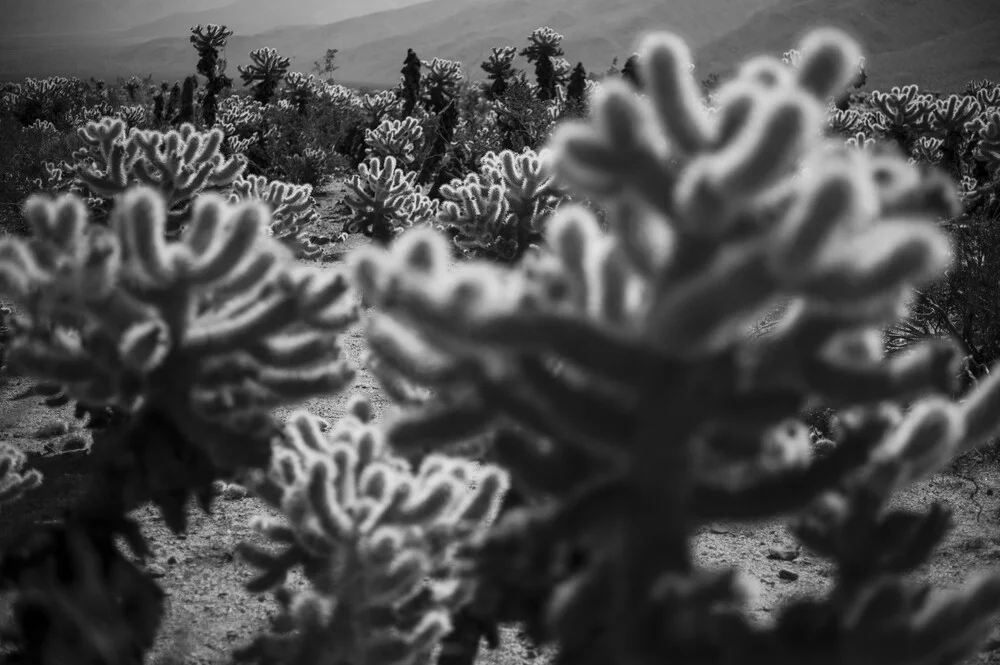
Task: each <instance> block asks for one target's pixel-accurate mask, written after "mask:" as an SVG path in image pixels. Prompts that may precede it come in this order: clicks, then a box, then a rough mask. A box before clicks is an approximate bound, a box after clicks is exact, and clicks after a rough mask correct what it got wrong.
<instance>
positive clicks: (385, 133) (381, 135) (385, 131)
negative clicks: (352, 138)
mask: <svg viewBox="0 0 1000 665" xmlns="http://www.w3.org/2000/svg"><path fill="white" fill-rule="evenodd" d="M423 137H424V128H423V127H421V126H420V121H419V120H417V118H414V117H413V116H408V117H406V118H404V119H403V120H383V121H382V122H381V124H379V126H378V127H376V128H375V129H368V130H365V144H367V146H368V149H367V151H366V154H367V155H368V156H369V157H380V158H383V159H384V158H386V157H392V158H394V159H395V160H396V162H397V163H398V164H400V165H401V166H403V167H407V168H409V167H412V166H413V162H414V160H416V158H417V156H416V154H415V153H414V151H415V150H416V149H417V147H418V146H419V145H420V141H421V140H422V139H423Z"/></svg>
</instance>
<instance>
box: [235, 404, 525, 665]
mask: <svg viewBox="0 0 1000 665" xmlns="http://www.w3.org/2000/svg"><path fill="white" fill-rule="evenodd" d="M349 408H350V411H349V413H348V415H347V416H345V417H344V418H342V419H341V420H340V421H339V422H338V423H337V424H336V425H335V426H334V428H333V431H332V432H330V433H328V434H323V432H322V431H321V427H320V425H319V423H318V422H317V419H316V418H314V417H312V416H310V415H309V414H308V413H305V412H297V413H295V414H293V415H292V416H291V417H290V418H289V421H288V424H287V425H286V428H285V435H284V437H283V440H282V444H281V445H280V446H279V447H278V448H277V450H276V452H275V456H274V459H273V461H272V465H271V467H270V470H269V471H268V472H267V474H263V473H257V474H255V475H254V476H253V477H252V478H251V479H250V481H249V482H250V485H251V487H252V488H253V489H254V490H255V491H256V492H257V493H258V494H260V495H261V496H262V497H263V498H264V499H265V500H266V501H267V502H268V503H269V504H270V505H271V506H272V507H273V508H275V509H278V510H280V511H281V512H282V514H283V515H285V516H286V518H287V523H282V522H278V521H275V520H272V519H266V518H260V519H258V520H257V521H256V528H257V530H258V531H259V532H260V533H262V534H263V535H264V536H266V537H267V538H269V539H270V540H273V541H274V542H276V543H279V544H281V545H283V546H284V549H283V550H282V551H280V552H278V553H272V552H270V551H269V550H266V549H263V548H260V547H257V546H252V545H249V544H244V545H242V547H241V553H242V554H243V556H244V557H245V558H246V559H247V560H248V561H249V562H250V563H251V564H252V565H253V566H254V567H256V568H258V569H260V574H259V576H258V577H257V578H256V579H255V580H253V581H252V582H250V584H249V585H248V589H249V590H251V591H253V592H257V593H260V592H263V591H266V590H269V589H272V588H277V592H276V594H277V597H278V599H279V602H280V603H281V605H282V613H281V615H279V617H278V618H277V619H276V620H275V622H274V632H273V634H271V635H266V636H264V637H261V638H258V640H257V641H256V642H255V644H254V645H252V646H251V647H250V648H248V649H245V650H243V651H242V652H241V653H238V654H237V658H238V659H239V660H250V661H254V662H262V663H286V664H289V665H291V664H293V663H303V664H305V663H316V662H350V663H357V664H358V665H364V664H365V663H389V664H397V665H415V664H416V663H422V662H425V659H426V658H427V657H428V656H429V655H430V652H431V650H432V649H433V648H434V647H435V646H436V645H437V643H438V642H439V641H440V639H441V638H442V637H443V636H444V635H445V634H446V633H447V632H448V630H449V628H450V625H451V619H450V616H451V614H452V613H453V612H454V611H456V610H457V609H458V608H459V607H460V606H461V605H462V604H464V603H465V602H467V601H468V599H469V597H470V596H471V595H472V593H473V591H474V582H473V581H472V580H465V579H462V578H460V577H459V576H458V575H457V574H456V570H455V563H454V555H455V553H456V548H457V547H458V546H459V545H461V544H462V543H463V542H466V541H468V540H469V539H471V538H472V537H474V536H476V535H478V534H481V533H483V532H484V531H485V529H486V528H487V527H488V526H489V524H490V523H491V522H492V521H493V519H494V518H495V517H496V514H497V510H498V508H499V501H500V497H501V496H502V494H503V492H504V491H506V488H507V479H506V476H505V475H504V474H503V472H502V471H500V470H499V469H497V468H495V467H492V466H483V467H480V466H478V465H476V464H474V463H472V462H469V461H465V460H462V459H456V458H450V457H444V456H439V455H431V456H429V457H427V458H426V459H424V460H423V462H422V463H421V464H420V466H419V468H417V469H414V470H411V469H410V467H409V465H408V463H407V462H406V461H404V460H403V459H401V458H398V457H396V456H395V455H393V453H392V452H391V451H390V450H389V449H388V448H387V446H386V445H385V443H384V442H383V434H382V432H381V431H380V430H379V429H378V428H377V427H375V426H373V425H372V424H371V423H369V422H368V419H369V418H370V407H369V406H368V405H367V404H366V403H364V402H363V401H358V400H355V402H354V403H353V405H352V406H351V407H349ZM470 483H472V486H471V487H470ZM300 565H301V567H302V570H303V573H304V575H305V578H306V579H307V580H308V581H309V587H308V588H306V589H295V587H292V586H286V576H287V573H288V571H289V569H291V568H293V567H297V566H300ZM293 630H295V631H297V632H296V633H292V631H293Z"/></svg>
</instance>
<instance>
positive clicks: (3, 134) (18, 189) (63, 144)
mask: <svg viewBox="0 0 1000 665" xmlns="http://www.w3.org/2000/svg"><path fill="white" fill-rule="evenodd" d="M79 147H80V141H79V139H78V138H77V137H76V135H75V134H73V133H71V132H64V131H60V130H58V129H56V128H55V127H54V126H53V125H51V124H47V123H45V121H37V122H36V123H35V124H34V125H29V126H27V127H25V126H23V125H22V124H21V123H20V122H18V121H15V120H14V119H12V118H9V117H8V118H3V117H0V235H2V234H3V233H23V232H25V231H26V230H27V227H26V226H25V224H24V216H23V215H22V213H21V204H22V203H23V202H24V200H25V199H27V198H28V196H30V195H31V194H33V193H35V192H37V191H38V189H39V182H40V181H42V180H44V179H45V178H46V177H47V171H46V169H45V163H46V162H52V163H58V162H61V161H64V160H68V159H71V158H72V154H73V151H74V150H76V149H77V148H79Z"/></svg>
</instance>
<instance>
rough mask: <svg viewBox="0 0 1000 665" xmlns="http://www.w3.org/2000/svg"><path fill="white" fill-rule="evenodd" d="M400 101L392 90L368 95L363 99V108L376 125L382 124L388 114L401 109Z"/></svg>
mask: <svg viewBox="0 0 1000 665" xmlns="http://www.w3.org/2000/svg"><path fill="white" fill-rule="evenodd" d="M399 103H400V102H399V99H398V98H397V97H396V95H395V94H394V93H393V92H392V91H391V90H382V91H381V92H376V93H374V94H373V93H366V94H365V95H363V96H362V97H361V107H362V108H363V109H364V110H365V111H366V112H367V113H368V115H369V116H371V118H372V120H373V121H374V122H376V123H379V122H382V119H383V118H385V116H387V115H388V114H390V113H392V112H393V111H395V110H396V109H397V108H399Z"/></svg>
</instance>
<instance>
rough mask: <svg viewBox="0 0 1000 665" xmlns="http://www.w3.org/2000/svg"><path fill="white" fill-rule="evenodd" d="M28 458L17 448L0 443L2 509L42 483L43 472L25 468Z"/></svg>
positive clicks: (0, 506)
mask: <svg viewBox="0 0 1000 665" xmlns="http://www.w3.org/2000/svg"><path fill="white" fill-rule="evenodd" d="M26 460H27V457H26V456H25V454H24V453H23V452H21V451H20V450H18V449H17V448H14V447H13V446H11V445H8V444H6V443H0V511H2V509H3V506H4V505H5V504H9V503H14V502H15V501H17V500H18V499H19V498H21V496H22V495H23V494H24V493H25V492H29V491H31V490H33V489H35V488H36V487H38V486H39V485H41V484H42V474H40V473H38V471H35V470H34V469H30V470H25V468H24V463H25V461H26Z"/></svg>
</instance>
